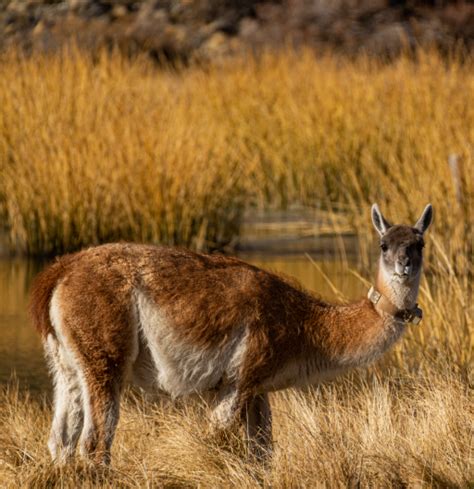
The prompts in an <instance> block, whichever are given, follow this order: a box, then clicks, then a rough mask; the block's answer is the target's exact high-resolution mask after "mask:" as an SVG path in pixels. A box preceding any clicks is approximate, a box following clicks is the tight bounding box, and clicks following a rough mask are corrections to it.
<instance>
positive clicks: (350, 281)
mask: <svg viewBox="0 0 474 489" xmlns="http://www.w3.org/2000/svg"><path fill="white" fill-rule="evenodd" d="M240 257H241V258H242V259H244V260H246V261H248V262H250V263H252V264H254V265H257V266H259V267H262V268H264V269H267V270H271V271H277V272H279V273H283V274H285V275H287V276H292V277H294V278H296V279H297V280H298V281H299V282H300V283H301V284H302V285H303V286H304V287H306V288H308V289H310V290H312V291H315V292H317V293H318V294H319V295H321V296H322V297H325V298H328V299H334V294H333V292H332V289H331V287H330V285H329V284H328V282H327V280H326V279H325V278H324V275H326V276H327V277H329V279H330V280H331V281H332V282H333V284H334V285H335V286H336V287H337V288H338V289H339V290H343V291H344V293H345V294H346V295H347V297H348V298H357V297H361V296H362V295H363V294H364V293H365V290H366V287H365V286H364V284H362V283H361V281H360V280H359V279H358V278H356V277H355V276H354V275H353V274H351V273H350V272H349V270H348V269H347V266H345V265H344V263H343V262H342V261H340V260H338V259H337V257H336V256H332V257H331V256H329V255H326V256H325V257H324V259H323V258H321V257H319V258H315V259H314V260H313V261H312V260H310V258H309V255H308V256H305V255H296V256H292V255H285V256H277V255H275V254H255V253H252V254H248V253H247V254H244V255H240ZM46 263H47V262H46V261H34V260H27V259H17V258H15V259H1V260H0V329H1V337H0V383H2V384H5V383H7V382H9V381H10V379H11V378H12V375H15V376H16V377H17V378H18V380H19V382H20V387H21V388H28V389H29V390H31V391H33V392H36V393H39V392H41V391H45V390H46V391H49V390H50V389H51V382H50V379H49V377H48V373H47V370H46V364H45V361H44V357H43V350H42V346H41V341H40V339H39V336H38V335H37V333H36V331H34V330H33V328H32V326H31V324H30V322H29V319H28V313H27V304H28V291H29V287H30V284H31V281H32V279H33V277H34V276H35V275H36V274H37V273H38V272H39V271H40V270H41V269H42V268H43V267H44V266H45V265H46Z"/></svg>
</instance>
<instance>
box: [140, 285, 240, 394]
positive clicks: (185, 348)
mask: <svg viewBox="0 0 474 489" xmlns="http://www.w3.org/2000/svg"><path fill="white" fill-rule="evenodd" d="M135 297H136V304H137V312H138V321H139V330H141V333H142V335H143V338H144V340H145V343H146V345H147V346H148V348H149V350H150V353H151V357H152V359H153V363H154V366H155V368H156V371H155V372H154V374H155V379H154V380H155V384H156V387H157V388H158V389H160V390H163V391H165V392H167V393H168V394H170V395H171V396H173V397H177V396H183V395H189V394H192V393H196V392H205V391H207V390H210V389H213V388H214V387H216V386H217V384H218V383H219V381H220V380H221V379H222V378H224V377H225V379H226V380H227V381H230V382H231V381H232V380H233V379H235V378H236V376H237V375H238V372H239V370H240V366H241V363H242V361H243V358H244V355H245V349H246V333H245V328H244V327H243V326H242V325H240V326H239V325H236V327H235V329H234V331H233V333H232V335H231V336H230V338H229V339H228V341H227V343H225V344H224V345H223V346H221V345H220V346H219V347H218V348H207V349H204V348H200V347H197V346H194V345H191V344H183V342H182V340H180V339H177V337H176V334H175V332H174V330H173V327H172V318H169V317H166V316H165V314H163V312H162V311H160V308H159V306H157V305H156V304H155V303H154V302H152V301H151V300H150V299H149V298H148V297H147V296H146V295H145V294H144V293H143V292H141V291H137V292H136V294H135Z"/></svg>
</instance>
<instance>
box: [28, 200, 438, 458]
mask: <svg viewBox="0 0 474 489" xmlns="http://www.w3.org/2000/svg"><path fill="white" fill-rule="evenodd" d="M432 214H433V211H432V207H431V205H427V206H426V208H425V209H424V211H423V213H422V215H421V217H420V218H419V220H418V221H417V222H416V224H415V225H414V226H413V227H411V226H406V225H391V224H390V223H389V222H388V221H387V220H386V219H385V218H384V217H383V215H382V213H381V212H380V210H379V208H378V206H377V205H376V204H374V205H373V207H372V221H373V224H374V226H375V229H376V230H377V232H378V234H379V235H380V257H379V262H378V273H377V276H376V281H375V285H374V287H372V288H371V290H370V291H369V295H368V297H366V298H364V299H362V300H360V301H358V302H354V303H352V304H329V303H327V302H325V301H323V300H322V299H320V298H319V297H316V296H315V295H313V294H311V293H310V292H307V291H305V290H303V289H302V288H301V287H300V286H298V285H297V284H295V283H292V282H291V281H289V280H288V279H285V278H282V277H280V276H278V275H276V274H273V273H270V272H267V271H265V270H262V269H260V268H258V267H255V266H252V265H250V264H248V263H245V262H244V261H241V260H239V259H237V258H232V257H228V256H222V255H219V254H202V253H195V252H193V251H189V250H186V249H179V248H171V247H161V246H160V247H157V246H151V245H141V244H125V243H114V244H105V245H101V246H96V247H91V248H88V249H85V250H83V251H80V252H77V253H75V254H71V255H65V256H63V257H61V258H59V259H57V260H56V261H55V262H54V263H53V264H52V265H50V266H49V267H48V268H46V269H45V270H44V271H43V272H41V273H40V274H39V275H38V277H37V278H36V280H35V281H34V284H33V287H32V291H31V304H30V311H31V314H32V318H33V322H34V325H35V327H36V329H37V330H38V331H39V332H40V333H41V336H42V340H43V343H44V348H45V354H46V358H47V361H48V363H49V367H50V370H51V373H52V376H53V379H54V417H53V422H52V428H51V434H50V438H49V442H48V447H49V450H50V452H51V455H52V457H53V459H54V460H55V461H58V462H63V461H65V460H67V459H68V458H69V457H70V456H72V455H73V454H74V452H75V448H76V445H77V444H78V442H79V439H80V449H81V452H82V453H83V454H84V455H86V456H87V457H89V458H91V459H92V460H94V461H96V462H99V463H108V462H109V460H110V448H111V445H112V441H113V437H114V433H115V430H116V426H117V422H118V419H119V404H120V395H121V393H122V391H123V389H124V386H125V385H126V384H127V382H129V381H131V382H132V383H133V384H136V385H139V386H141V387H143V388H145V389H150V390H153V391H159V392H165V393H167V394H169V395H171V396H172V397H177V396H186V395H190V394H196V393H197V394H205V393H208V392H214V393H215V395H216V396H215V397H216V405H215V407H214V409H213V411H212V416H211V422H212V426H215V427H217V428H222V429H227V428H229V427H231V426H232V425H233V424H234V423H236V422H242V423H243V425H244V426H245V428H246V433H247V438H248V440H249V445H250V449H251V450H254V451H255V452H256V453H266V452H268V451H269V450H270V449H271V424H272V421H271V410H270V403H269V398H268V393H269V392H272V391H277V390H280V389H285V388H287V387H294V386H307V385H310V384H317V383H318V382H321V381H322V380H324V379H328V378H331V377H334V376H335V375H337V374H339V373H341V372H344V371H346V370H347V369H349V368H352V367H358V366H363V365H367V364H369V363H370V362H372V361H374V360H375V359H376V358H378V357H379V356H380V355H381V354H382V353H384V352H385V351H386V350H387V349H389V348H390V347H391V346H392V345H393V344H394V343H395V342H396V341H397V340H398V339H399V338H400V337H401V335H402V334H403V332H404V331H405V330H406V328H407V324H408V323H409V322H418V321H419V320H420V318H421V310H420V309H419V308H418V307H417V304H416V300H417V296H418V288H419V283H420V276H421V271H422V249H423V246H424V242H423V235H424V233H425V231H426V230H427V228H428V227H429V225H430V223H431V220H432Z"/></svg>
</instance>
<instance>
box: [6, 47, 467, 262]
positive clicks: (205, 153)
mask: <svg viewBox="0 0 474 489" xmlns="http://www.w3.org/2000/svg"><path fill="white" fill-rule="evenodd" d="M0 65H1V70H2V76H1V78H0V107H2V110H1V111H0V177H1V178H0V212H1V215H2V216H3V220H4V224H5V228H6V231H7V233H8V236H9V240H10V246H11V247H12V248H13V249H15V250H18V251H25V252H29V253H39V254H41V253H50V252H61V251H65V250H70V249H75V248H78V247H81V246H84V245H87V244H91V243H92V244H93V243H98V242H102V241H111V240H117V239H126V240H134V241H152V242H166V243H171V244H176V243H180V244H185V245H187V246H192V247H196V248H209V247H213V246H216V245H219V244H222V243H223V242H226V241H228V240H229V239H231V237H232V236H234V235H235V233H236V232H237V230H238V222H239V217H240V213H241V210H242V207H243V206H244V205H252V204H257V205H260V206H265V205H275V206H284V205H287V204H291V203H295V202H300V203H304V204H306V205H321V204H322V205H323V206H325V207H329V208H331V206H334V205H336V204H337V208H338V209H340V208H342V209H344V210H345V211H346V212H347V214H348V217H349V221H350V225H351V226H352V227H353V228H355V229H367V226H366V222H367V220H366V217H367V212H366V210H367V207H366V206H367V204H368V203H370V202H372V201H374V200H377V201H379V203H380V204H381V205H382V206H383V208H384V209H387V212H388V213H389V214H390V215H392V216H393V217H394V218H395V219H397V220H399V219H407V218H410V219H414V218H415V215H416V214H417V213H418V212H420V210H421V209H422V207H423V205H424V204H425V203H426V201H427V200H431V201H432V202H433V204H434V205H435V209H436V220H437V222H438V223H441V222H442V223H443V226H441V225H438V227H437V232H439V233H442V235H443V236H449V237H450V243H453V244H454V245H456V243H458V244H459V241H460V240H464V242H465V241H466V240H465V237H464V236H463V233H464V231H465V229H464V224H463V223H462V222H460V221H461V216H462V214H460V213H459V212H458V209H457V205H456V203H455V188H454V185H453V182H452V178H451V175H450V173H449V168H448V165H447V159H448V156H449V155H450V154H453V153H456V154H459V155H460V156H461V157H462V159H463V160H464V167H465V169H464V173H465V181H466V189H465V199H466V201H465V203H464V207H465V208H466V209H468V208H470V207H471V206H472V204H473V203H472V196H473V194H474V192H473V188H472V186H473V183H472V182H474V175H473V170H472V168H473V165H472V160H473V148H472V144H473V141H474V104H472V103H471V102H472V98H473V96H474V70H473V62H472V61H470V60H467V61H466V60H465V61H464V63H461V62H459V61H458V60H457V59H452V60H451V61H448V62H447V61H446V60H445V59H442V58H441V57H439V56H438V55H437V54H436V53H427V54H423V53H420V54H419V59H418V61H417V62H414V61H412V60H409V59H404V58H401V59H400V60H398V61H397V62H395V63H393V64H390V65H382V64H380V62H377V61H369V60H366V59H359V60H356V61H347V60H341V59H339V58H337V57H332V56H326V57H324V58H321V59H316V58H315V57H314V56H313V54H312V53H311V52H306V51H301V52H299V53H291V52H288V53H280V54H269V55H263V56H261V57H260V58H259V59H258V60H252V59H244V60H232V61H231V62H229V63H227V64H224V65H222V66H219V67H199V66H193V67H189V68H186V69H180V70H175V71H171V70H166V69H157V68H156V67H154V66H153V65H152V64H151V62H150V61H147V60H143V59H139V60H135V61H129V60H127V59H124V58H123V57H121V56H120V55H119V54H109V55H108V54H105V53H103V55H101V56H99V57H97V58H91V57H90V56H87V55H84V54H81V53H80V52H78V51H74V50H72V51H68V52H67V53H65V54H64V55H63V56H55V57H47V56H39V55H38V56H35V57H34V58H29V59H22V58H21V57H19V56H18V55H17V54H15V53H11V54H9V55H6V56H3V57H2V59H1V60H0ZM361 216H362V217H361ZM451 238H454V239H452V240H451Z"/></svg>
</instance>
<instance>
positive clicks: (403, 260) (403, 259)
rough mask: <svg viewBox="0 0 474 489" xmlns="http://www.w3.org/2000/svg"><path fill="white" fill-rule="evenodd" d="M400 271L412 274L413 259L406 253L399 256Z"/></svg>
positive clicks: (398, 266)
mask: <svg viewBox="0 0 474 489" xmlns="http://www.w3.org/2000/svg"><path fill="white" fill-rule="evenodd" d="M397 269H398V273H405V274H407V275H408V274H410V272H411V260H410V257H409V256H407V255H406V254H402V255H400V256H399V257H398V258H397Z"/></svg>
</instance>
